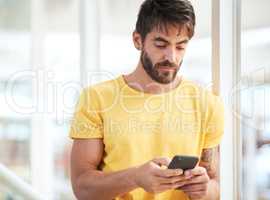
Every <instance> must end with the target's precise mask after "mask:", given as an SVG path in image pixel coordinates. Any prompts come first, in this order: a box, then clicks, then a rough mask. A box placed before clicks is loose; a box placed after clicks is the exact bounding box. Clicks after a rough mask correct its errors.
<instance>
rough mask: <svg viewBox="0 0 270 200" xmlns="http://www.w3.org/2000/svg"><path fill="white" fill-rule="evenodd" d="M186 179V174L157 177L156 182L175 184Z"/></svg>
mask: <svg viewBox="0 0 270 200" xmlns="http://www.w3.org/2000/svg"><path fill="white" fill-rule="evenodd" d="M184 180H186V179H185V177H184V176H172V177H156V182H158V183H160V184H170V183H171V184H173V183H177V182H182V181H184Z"/></svg>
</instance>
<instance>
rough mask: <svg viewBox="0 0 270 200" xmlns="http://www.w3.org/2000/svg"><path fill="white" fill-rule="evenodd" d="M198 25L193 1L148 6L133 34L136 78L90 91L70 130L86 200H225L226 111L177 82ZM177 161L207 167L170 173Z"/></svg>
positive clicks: (74, 167)
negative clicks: (221, 149) (189, 159)
mask: <svg viewBox="0 0 270 200" xmlns="http://www.w3.org/2000/svg"><path fill="white" fill-rule="evenodd" d="M194 26H195V15H194V11H193V7H192V6H191V4H190V2H189V1H188V0H146V1H145V2H144V3H143V4H142V6H141V8H140V11H139V15H138V19H137V24H136V30H135V31H134V33H133V41H134V45H135V48H137V49H138V50H140V51H141V57H140V60H139V63H138V65H137V67H136V69H135V70H134V72H132V73H131V74H128V75H121V76H119V77H117V78H116V79H114V80H109V81H106V82H102V83H99V84H96V85H94V86H91V87H88V88H86V89H84V91H83V92H82V94H81V97H80V100H79V103H78V105H77V108H76V111H75V115H74V120H73V122H72V127H71V132H70V136H71V138H73V139H74V143H73V147H72V153H71V181H72V186H73V190H74V193H75V195H76V197H77V198H78V199H81V200H83V199H91V200H103V199H104V200H107V199H117V200H118V199H125V200H128V199H133V200H149V199H159V200H177V199H179V200H188V199H208V200H215V199H218V198H219V184H218V178H219V176H218V169H219V167H218V145H219V143H220V140H221V136H222V134H223V105H222V103H221V101H220V99H219V98H218V97H216V96H214V95H213V94H212V93H211V92H208V91H207V90H204V89H203V88H201V87H199V86H197V85H196V84H195V83H193V82H192V81H189V80H186V79H185V78H183V77H181V76H177V72H178V71H179V69H180V66H181V64H182V61H183V57H184V54H185V51H186V48H187V44H188V42H189V40H190V39H191V38H192V36H193V33H194ZM174 155H191V156H198V157H200V161H199V163H198V165H197V166H196V167H195V168H194V169H191V170H187V171H185V172H183V170H181V169H168V168H167V166H168V164H169V162H170V160H171V158H172V157H173V156H174Z"/></svg>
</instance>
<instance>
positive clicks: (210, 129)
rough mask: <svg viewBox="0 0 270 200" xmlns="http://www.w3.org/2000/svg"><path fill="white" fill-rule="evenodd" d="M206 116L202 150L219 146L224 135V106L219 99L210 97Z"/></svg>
mask: <svg viewBox="0 0 270 200" xmlns="http://www.w3.org/2000/svg"><path fill="white" fill-rule="evenodd" d="M206 115H207V117H206V121H205V140H204V146H203V148H204V149H207V148H213V147H215V146H217V145H219V144H220V142H221V139H222V136H223V133H224V104H223V102H222V100H221V98H220V97H217V96H214V95H213V96H211V100H210V105H209V107H208V109H207V113H206Z"/></svg>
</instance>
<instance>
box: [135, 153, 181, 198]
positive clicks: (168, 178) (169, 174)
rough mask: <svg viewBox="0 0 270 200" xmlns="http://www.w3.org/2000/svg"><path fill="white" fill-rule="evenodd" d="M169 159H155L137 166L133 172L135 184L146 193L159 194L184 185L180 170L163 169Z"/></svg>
mask: <svg viewBox="0 0 270 200" xmlns="http://www.w3.org/2000/svg"><path fill="white" fill-rule="evenodd" d="M169 163H170V159H168V158H156V159H153V160H152V161H149V162H147V163H145V164H144V165H141V166H139V167H138V168H137V169H136V172H135V183H136V185H137V186H138V187H141V188H143V189H144V190H145V191H146V192H150V193H160V192H163V191H166V190H170V189H176V188H179V187H181V186H183V185H184V180H186V178H185V176H183V170H181V169H164V168H162V166H168V165H169Z"/></svg>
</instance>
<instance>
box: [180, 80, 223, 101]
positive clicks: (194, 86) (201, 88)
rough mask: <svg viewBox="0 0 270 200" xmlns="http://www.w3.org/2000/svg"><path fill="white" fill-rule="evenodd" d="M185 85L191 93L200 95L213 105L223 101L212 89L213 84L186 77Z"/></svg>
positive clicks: (195, 95) (202, 99) (196, 95)
mask: <svg viewBox="0 0 270 200" xmlns="http://www.w3.org/2000/svg"><path fill="white" fill-rule="evenodd" d="M183 86H184V88H186V91H188V93H189V95H192V96H193V97H199V98H198V99H200V100H201V101H204V103H206V104H208V105H209V104H210V105H213V104H216V103H220V102H221V101H222V100H221V98H220V96H218V95H216V94H214V93H213V92H212V91H211V86H212V85H211V84H208V85H207V84H201V83H198V82H195V81H193V80H190V79H184V81H183Z"/></svg>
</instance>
